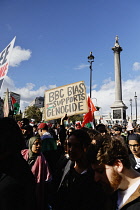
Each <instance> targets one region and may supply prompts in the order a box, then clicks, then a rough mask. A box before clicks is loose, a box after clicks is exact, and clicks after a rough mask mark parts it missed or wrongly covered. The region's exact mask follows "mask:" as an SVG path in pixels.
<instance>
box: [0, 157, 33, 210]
mask: <svg viewBox="0 0 140 210" xmlns="http://www.w3.org/2000/svg"><path fill="white" fill-rule="evenodd" d="M35 206H36V199H35V181H34V177H33V174H32V173H31V171H30V168H29V166H28V164H27V162H26V161H25V160H24V159H23V157H22V156H21V155H20V154H18V155H17V154H16V155H13V156H11V157H9V158H8V159H7V160H6V161H5V162H2V161H0V210H25V209H26V210H35Z"/></svg>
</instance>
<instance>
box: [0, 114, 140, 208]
mask: <svg viewBox="0 0 140 210" xmlns="http://www.w3.org/2000/svg"><path fill="white" fill-rule="evenodd" d="M65 120H67V115H66V116H65V117H64V118H62V119H61V122H60V125H59V124H51V123H46V122H39V123H37V124H31V123H30V121H29V119H27V118H23V119H22V120H21V121H18V122H16V121H15V120H14V119H12V118H1V119H0V135H1V136H0V209H1V210H16V209H18V210H22V209H24V210H25V209H27V210H28V209H30V210H117V209H122V210H126V209H128V210H132V209H134V210H138V209H140V126H139V125H137V126H136V127H133V126H132V124H131V123H128V125H126V126H122V125H118V124H116V125H113V126H112V127H111V128H110V127H108V126H106V125H104V124H102V123H100V124H98V125H96V126H95V127H94V128H92V127H90V128H88V127H82V126H81V123H80V122H77V123H75V124H71V125H67V126H65V124H64V122H65Z"/></svg>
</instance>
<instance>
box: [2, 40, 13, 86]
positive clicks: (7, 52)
mask: <svg viewBox="0 0 140 210" xmlns="http://www.w3.org/2000/svg"><path fill="white" fill-rule="evenodd" d="M15 39H16V37H14V39H13V40H12V41H11V42H10V44H9V45H8V46H7V47H6V48H5V49H4V50H3V51H2V52H1V53H0V88H1V86H2V84H3V80H4V78H5V76H6V74H7V72H8V66H9V61H10V57H11V53H12V49H13V46H14V43H15Z"/></svg>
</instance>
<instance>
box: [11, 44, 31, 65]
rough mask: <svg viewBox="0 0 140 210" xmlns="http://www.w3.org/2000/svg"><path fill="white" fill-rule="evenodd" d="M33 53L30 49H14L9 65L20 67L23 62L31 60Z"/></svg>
mask: <svg viewBox="0 0 140 210" xmlns="http://www.w3.org/2000/svg"><path fill="white" fill-rule="evenodd" d="M31 53H32V52H31V51H30V50H29V49H27V50H25V49H22V48H21V47H20V46H16V47H14V48H13V51H12V54H11V58H10V64H9V65H10V66H12V67H15V66H19V65H20V63H21V62H22V61H25V60H29V59H30V57H31Z"/></svg>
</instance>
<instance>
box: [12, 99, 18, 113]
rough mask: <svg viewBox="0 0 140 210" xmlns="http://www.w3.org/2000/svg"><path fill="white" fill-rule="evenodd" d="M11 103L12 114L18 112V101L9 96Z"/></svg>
mask: <svg viewBox="0 0 140 210" xmlns="http://www.w3.org/2000/svg"><path fill="white" fill-rule="evenodd" d="M11 104H12V111H14V114H17V113H18V112H19V107H20V106H19V103H17V101H16V99H15V98H14V97H13V96H11Z"/></svg>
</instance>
